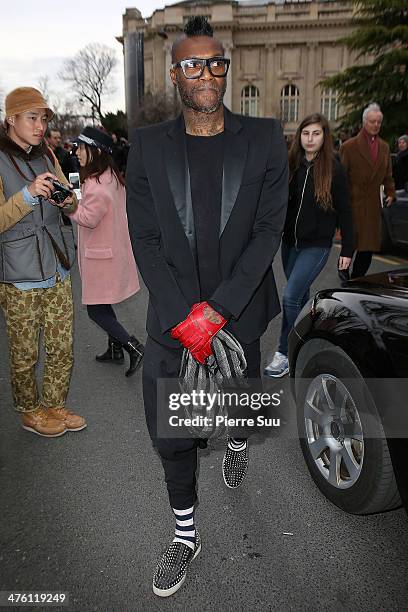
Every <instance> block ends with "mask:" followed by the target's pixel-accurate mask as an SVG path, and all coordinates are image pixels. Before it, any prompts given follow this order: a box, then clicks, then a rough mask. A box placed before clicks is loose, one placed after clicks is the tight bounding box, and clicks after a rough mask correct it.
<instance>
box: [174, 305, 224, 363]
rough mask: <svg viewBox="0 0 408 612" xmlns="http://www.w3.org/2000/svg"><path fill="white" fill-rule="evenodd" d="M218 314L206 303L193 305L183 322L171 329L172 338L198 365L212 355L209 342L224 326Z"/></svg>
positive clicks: (222, 318)
mask: <svg viewBox="0 0 408 612" xmlns="http://www.w3.org/2000/svg"><path fill="white" fill-rule="evenodd" d="M226 322H227V319H224V317H222V316H221V315H220V314H219V313H218V312H216V311H215V310H214V308H212V307H211V306H210V305H209V304H208V302H201V303H200V304H193V306H192V307H191V310H190V313H189V315H188V317H187V319H185V320H184V321H182V322H181V323H179V324H178V325H176V327H173V329H172V330H171V336H172V338H175V339H176V340H178V341H179V342H180V343H181V344H182V345H183V346H184V347H185V348H186V349H187V350H189V351H190V353H191V354H192V356H193V357H194V359H195V360H196V361H198V362H199V363H202V364H203V363H205V360H206V359H207V358H208V357H209V356H210V355H212V354H213V352H212V347H211V340H212V338H213V337H214V336H215V334H217V333H218V332H219V331H220V329H221V328H222V327H224V325H225V324H226Z"/></svg>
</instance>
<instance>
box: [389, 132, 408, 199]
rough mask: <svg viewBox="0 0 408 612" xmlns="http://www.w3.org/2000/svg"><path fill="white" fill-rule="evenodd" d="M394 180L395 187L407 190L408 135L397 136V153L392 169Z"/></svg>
mask: <svg viewBox="0 0 408 612" xmlns="http://www.w3.org/2000/svg"><path fill="white" fill-rule="evenodd" d="M392 173H393V175H394V181H395V189H407V190H408V135H407V134H403V135H402V136H400V137H399V138H398V153H397V157H396V158H395V162H394V167H393V169H392ZM406 185H407V187H406Z"/></svg>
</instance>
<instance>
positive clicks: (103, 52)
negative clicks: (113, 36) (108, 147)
mask: <svg viewBox="0 0 408 612" xmlns="http://www.w3.org/2000/svg"><path fill="white" fill-rule="evenodd" d="M116 64H117V58H116V54H115V51H114V50H113V49H110V48H109V47H107V46H105V45H101V44H99V43H92V44H90V45H87V46H86V47H84V48H83V49H81V51H79V52H78V53H77V55H76V56H75V57H74V58H73V59H69V60H66V61H65V62H64V65H63V67H62V70H61V72H60V73H59V75H58V76H59V78H60V79H62V80H63V81H65V82H67V83H69V84H70V85H72V86H73V87H74V88H75V92H76V93H77V94H78V96H79V98H80V99H81V98H82V99H83V100H84V101H85V102H86V103H87V104H88V105H89V107H90V109H91V116H92V118H93V119H94V120H95V118H96V119H98V120H99V122H100V123H102V122H103V117H104V116H103V113H102V98H103V96H104V95H105V94H108V93H112V91H113V87H112V84H111V82H110V78H109V77H110V76H111V72H112V70H113V69H114V68H115V66H116Z"/></svg>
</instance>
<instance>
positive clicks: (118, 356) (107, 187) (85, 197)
mask: <svg viewBox="0 0 408 612" xmlns="http://www.w3.org/2000/svg"><path fill="white" fill-rule="evenodd" d="M77 140H78V144H79V147H78V152H77V155H78V159H79V163H80V166H81V180H82V199H81V200H80V202H79V206H78V209H77V210H76V212H75V213H73V214H72V215H70V216H71V219H73V220H74V221H76V223H77V224H78V264H79V271H80V274H81V279H82V303H83V304H86V306H87V310H88V316H89V317H90V319H92V321H94V322H95V323H97V324H98V325H99V326H100V327H101V328H102V329H103V330H105V331H106V332H107V334H108V337H109V343H108V350H107V351H106V352H105V353H103V354H102V355H97V356H96V359H97V360H98V361H101V362H113V363H123V361H124V354H123V349H125V351H127V352H128V353H129V356H130V366H129V369H128V370H127V371H126V376H131V375H132V374H133V373H134V372H135V371H136V369H137V368H138V366H139V365H140V362H141V360H142V358H143V351H144V347H143V344H141V343H140V342H139V340H137V338H135V337H134V336H131V335H129V333H128V332H127V331H126V329H125V328H124V327H123V326H122V325H121V324H120V323H119V321H118V320H117V318H116V315H115V311H114V310H113V307H112V304H117V303H119V302H122V301H123V300H126V298H128V297H130V296H131V295H134V294H135V293H136V292H137V291H138V290H139V281H138V276H137V271H136V264H135V259H134V256H133V251H132V247H131V244H130V238H129V230H128V223H127V216H126V194H125V188H124V182H123V178H122V176H121V175H120V172H119V170H118V168H117V167H116V164H115V162H114V161H113V158H112V156H111V152H112V146H113V140H112V138H111V137H110V136H109V135H108V134H106V133H105V132H103V131H102V130H98V129H96V128H94V127H86V128H85V129H84V131H83V132H82V134H80V136H78V139H77Z"/></svg>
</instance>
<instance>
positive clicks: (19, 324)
mask: <svg viewBox="0 0 408 612" xmlns="http://www.w3.org/2000/svg"><path fill="white" fill-rule="evenodd" d="M0 293H1V299H0V303H1V305H2V307H3V309H4V315H5V318H6V325H7V335H8V338H9V344H10V366H11V384H12V389H13V399H14V406H15V409H16V410H17V411H18V412H32V411H33V410H35V409H36V408H38V407H39V406H40V405H42V406H44V407H46V408H51V407H60V406H64V405H65V399H66V396H67V393H68V387H69V380H70V376H71V370H72V363H73V353H72V319H73V304H72V292H71V278H70V277H67V278H66V279H65V280H64V282H61V281H57V283H56V284H55V286H54V287H50V288H47V289H29V290H27V291H22V290H21V289H17V288H16V287H14V285H9V284H0ZM41 327H42V328H43V329H44V344H45V363H44V378H43V387H42V399H41V400H40V399H39V394H38V389H37V381H36V376H35V367H36V365H37V361H38V352H39V336H40V329H41Z"/></svg>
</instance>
